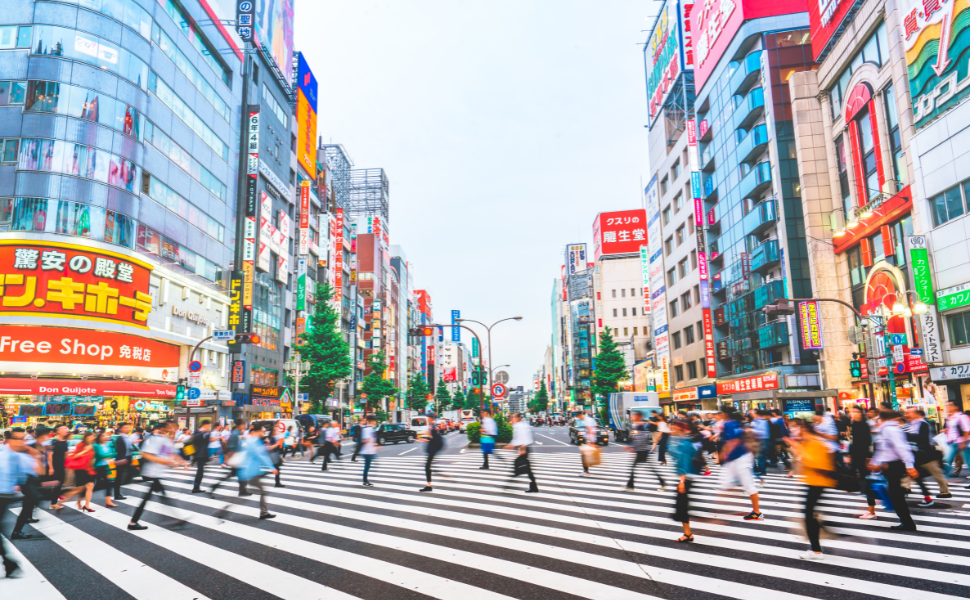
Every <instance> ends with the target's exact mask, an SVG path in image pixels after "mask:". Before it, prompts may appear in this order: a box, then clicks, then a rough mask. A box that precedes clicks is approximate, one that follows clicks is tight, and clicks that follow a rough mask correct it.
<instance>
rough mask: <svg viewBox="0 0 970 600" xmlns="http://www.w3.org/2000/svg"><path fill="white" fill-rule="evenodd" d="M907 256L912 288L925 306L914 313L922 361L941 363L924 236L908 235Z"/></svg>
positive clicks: (940, 347)
mask: <svg viewBox="0 0 970 600" xmlns="http://www.w3.org/2000/svg"><path fill="white" fill-rule="evenodd" d="M909 256H910V264H911V265H912V270H913V289H914V290H915V291H916V293H917V295H919V299H920V300H921V301H922V302H923V303H924V304H926V308H927V311H926V313H925V314H922V315H916V317H917V319H918V320H919V323H920V332H921V333H922V338H923V362H925V363H927V364H934V363H941V362H943V344H942V340H941V339H940V326H939V314H938V312H937V307H936V294H934V292H933V276H932V269H931V264H930V255H929V248H927V239H926V236H922V235H914V236H910V237H909Z"/></svg>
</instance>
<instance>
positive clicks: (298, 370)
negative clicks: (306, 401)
mask: <svg viewBox="0 0 970 600" xmlns="http://www.w3.org/2000/svg"><path fill="white" fill-rule="evenodd" d="M283 369H284V370H285V371H286V374H287V375H289V376H290V377H292V378H293V382H294V385H295V387H296V392H294V398H293V418H294V419H295V418H296V417H297V416H299V414H300V379H302V378H303V377H304V376H305V375H306V374H307V373H308V372H309V371H310V361H308V360H304V361H301V360H300V353H299V352H294V353H293V360H291V361H288V362H285V363H283Z"/></svg>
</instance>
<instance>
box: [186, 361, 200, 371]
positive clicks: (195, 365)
mask: <svg viewBox="0 0 970 600" xmlns="http://www.w3.org/2000/svg"><path fill="white" fill-rule="evenodd" d="M201 370H202V363H200V362H199V361H197V360H193V361H192V362H190V363H189V371H191V372H193V373H198V372H199V371H201Z"/></svg>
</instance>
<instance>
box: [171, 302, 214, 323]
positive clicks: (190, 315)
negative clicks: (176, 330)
mask: <svg viewBox="0 0 970 600" xmlns="http://www.w3.org/2000/svg"><path fill="white" fill-rule="evenodd" d="M172 314H173V315H175V316H176V317H182V318H183V319H186V320H188V321H192V322H193V323H197V324H199V325H203V326H204V325H208V324H209V318H208V317H206V316H205V315H203V314H201V313H197V312H192V311H190V310H185V309H184V308H180V307H178V306H173V307H172Z"/></svg>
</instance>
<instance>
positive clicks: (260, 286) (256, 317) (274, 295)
mask: <svg viewBox="0 0 970 600" xmlns="http://www.w3.org/2000/svg"><path fill="white" fill-rule="evenodd" d="M255 283H256V285H255V286H253V287H254V294H253V323H254V329H255V332H256V333H257V334H259V336H260V341H259V345H260V346H262V347H264V348H267V349H269V350H278V349H279V347H280V329H282V312H283V311H282V303H283V302H282V296H283V291H282V287H281V286H280V284H279V283H277V282H276V281H273V279H271V278H270V276H269V274H267V273H260V274H259V275H258V276H257V277H256V282H255Z"/></svg>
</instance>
